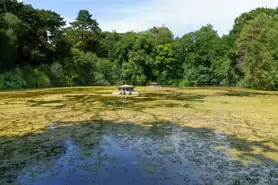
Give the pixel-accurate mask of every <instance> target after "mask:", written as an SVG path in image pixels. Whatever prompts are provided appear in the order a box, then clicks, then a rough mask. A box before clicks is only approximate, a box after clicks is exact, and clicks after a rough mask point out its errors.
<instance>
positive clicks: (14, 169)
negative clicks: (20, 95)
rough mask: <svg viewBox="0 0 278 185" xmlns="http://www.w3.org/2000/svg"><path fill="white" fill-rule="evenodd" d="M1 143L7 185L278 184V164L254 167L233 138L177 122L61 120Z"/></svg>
mask: <svg viewBox="0 0 278 185" xmlns="http://www.w3.org/2000/svg"><path fill="white" fill-rule="evenodd" d="M0 146H1V150H0V159H1V160H0V177H1V180H0V184H3V185H4V184H20V185H21V184H22V185H48V184H51V185H77V184H80V185H81V184H105V185H109V184H130V185H136V184H150V185H154V184H183V185H184V184H239V182H240V183H241V184H250V185H251V184H252V185H253V184H270V185H272V184H273V185H275V184H278V164H277V162H273V161H271V160H267V159H264V161H263V162H264V163H263V164H256V163H253V162H251V161H250V162H249V163H248V166H246V165H244V164H243V163H242V162H240V161H236V160H231V159H230V157H229V156H228V155H227V151H229V150H231V149H232V148H233V145H232V141H231V139H230V138H229V137H228V136H226V135H223V134H222V135H221V134H215V133H214V132H213V131H212V130H210V129H198V128H180V127H179V126H177V125H175V124H170V123H156V124H153V125H152V126H148V127H146V126H138V125H134V124H116V123H113V122H104V121H99V122H97V121H95V122H87V123H80V122H68V123H53V124H52V125H50V126H49V127H47V128H46V130H45V131H44V132H43V133H41V134H30V135H27V136H24V137H20V138H17V139H16V138H13V139H11V138H10V139H8V138H6V139H2V140H1V143H0ZM219 147H221V148H222V149H221V150H219V149H217V148H219Z"/></svg>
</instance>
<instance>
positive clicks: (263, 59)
mask: <svg viewBox="0 0 278 185" xmlns="http://www.w3.org/2000/svg"><path fill="white" fill-rule="evenodd" d="M277 42H278V23H277V21H276V20H275V19H272V20H271V21H270V23H269V24H268V25H267V26H265V27H264V28H263V29H262V30H261V32H260V34H259V36H258V39H257V41H256V42H253V43H251V44H249V45H248V48H247V51H246V60H245V67H244V73H245V77H244V79H243V80H242V81H241V83H240V84H241V85H242V86H244V87H250V88H255V89H266V90H277V89H278V54H277V51H278V43H277Z"/></svg>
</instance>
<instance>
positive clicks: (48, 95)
mask: <svg viewBox="0 0 278 185" xmlns="http://www.w3.org/2000/svg"><path fill="white" fill-rule="evenodd" d="M115 90H116V88H115V87H86V88H83V87H77V88H53V89H42V90H26V91H12V92H8V91H6V92H0V138H18V137H21V136H24V135H28V134H31V133H43V132H44V131H45V128H48V127H49V126H50V125H51V124H53V123H57V122H89V123H90V122H91V124H94V122H95V121H113V122H117V123H132V124H136V125H142V126H146V127H152V126H153V124H154V123H163V122H168V123H175V124H177V125H179V126H180V127H181V128H183V127H187V128H188V127H189V128H207V129H212V130H214V132H215V134H225V135H227V136H228V137H229V138H230V139H231V141H232V144H233V148H232V149H231V150H229V151H227V152H228V154H229V155H230V156H231V157H232V159H234V160H241V161H243V162H246V161H250V160H252V161H255V162H257V163H262V161H261V160H260V158H259V157H254V156H261V157H262V158H265V159H270V160H274V161H278V93H277V92H266V91H255V90H248V89H238V88H205V87H203V88H147V87H137V88H136V91H138V92H140V93H141V95H140V96H137V97H130V96H121V97H117V96H114V95H112V92H114V91H115ZM245 148H246V149H248V150H246V149H245ZM216 150H226V148H225V147H224V146H223V147H218V148H216ZM246 164H247V163H246Z"/></svg>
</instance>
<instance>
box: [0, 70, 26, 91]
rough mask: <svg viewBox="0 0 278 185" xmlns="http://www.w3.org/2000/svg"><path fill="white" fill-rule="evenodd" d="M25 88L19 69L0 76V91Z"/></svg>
mask: <svg viewBox="0 0 278 185" xmlns="http://www.w3.org/2000/svg"><path fill="white" fill-rule="evenodd" d="M25 87H26V82H25V80H24V78H23V74H22V72H21V70H20V69H19V68H16V69H15V70H13V71H11V72H6V73H4V74H2V75H0V89H22V88H25Z"/></svg>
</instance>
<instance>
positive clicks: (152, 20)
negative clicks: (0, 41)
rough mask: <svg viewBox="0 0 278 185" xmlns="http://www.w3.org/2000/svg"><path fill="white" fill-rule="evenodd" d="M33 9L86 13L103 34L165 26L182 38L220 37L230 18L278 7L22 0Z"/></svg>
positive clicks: (248, 2) (70, 16) (256, 1)
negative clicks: (207, 31) (210, 32)
mask: <svg viewBox="0 0 278 185" xmlns="http://www.w3.org/2000/svg"><path fill="white" fill-rule="evenodd" d="M24 3H25V4H31V5H33V7H35V8H40V9H49V10H52V11H55V12H57V13H59V14H61V16H62V17H64V18H65V20H66V21H72V20H74V19H75V17H76V15H77V13H78V11H79V10H80V9H87V10H89V11H90V12H91V13H92V14H93V16H94V18H95V19H97V21H98V22H99V24H100V27H101V28H102V29H103V30H108V31H112V30H116V31H117V32H126V31H131V30H133V31H142V30H146V29H148V28H151V27H153V26H161V25H163V24H164V25H166V26H168V27H169V28H170V29H171V30H172V31H173V33H174V34H175V35H176V36H182V35H183V34H185V33H188V32H190V31H195V30H197V29H199V28H200V27H201V26H202V25H206V24H208V23H210V24H212V25H213V26H214V28H215V29H216V30H217V31H218V33H219V34H220V35H222V34H225V33H228V31H229V30H230V29H231V28H232V26H233V21H234V18H235V17H237V16H239V15H240V14H241V13H243V12H246V11H250V10H252V9H254V8H256V7H272V8H275V7H278V2H277V0H24Z"/></svg>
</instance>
